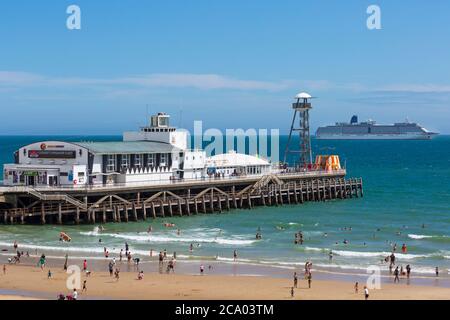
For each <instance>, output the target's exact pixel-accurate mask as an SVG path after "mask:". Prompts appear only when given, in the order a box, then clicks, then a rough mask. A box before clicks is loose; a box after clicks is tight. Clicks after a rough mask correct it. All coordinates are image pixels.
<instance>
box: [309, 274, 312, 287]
mask: <svg viewBox="0 0 450 320" xmlns="http://www.w3.org/2000/svg"><path fill="white" fill-rule="evenodd" d="M311 282H312V273H311V272H310V273H309V274H308V288H309V289H311Z"/></svg>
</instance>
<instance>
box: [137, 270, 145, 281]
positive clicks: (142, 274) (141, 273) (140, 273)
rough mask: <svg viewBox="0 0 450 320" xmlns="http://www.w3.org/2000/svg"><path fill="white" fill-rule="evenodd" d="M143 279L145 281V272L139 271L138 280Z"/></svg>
mask: <svg viewBox="0 0 450 320" xmlns="http://www.w3.org/2000/svg"><path fill="white" fill-rule="evenodd" d="M142 279H144V271H142V270H141V271H139V273H138V280H142Z"/></svg>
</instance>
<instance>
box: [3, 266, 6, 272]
mask: <svg viewBox="0 0 450 320" xmlns="http://www.w3.org/2000/svg"><path fill="white" fill-rule="evenodd" d="M3 274H6V264H4V265H3Z"/></svg>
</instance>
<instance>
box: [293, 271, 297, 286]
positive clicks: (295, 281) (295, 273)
mask: <svg viewBox="0 0 450 320" xmlns="http://www.w3.org/2000/svg"><path fill="white" fill-rule="evenodd" d="M297 283H298V277H297V272H294V288H297Z"/></svg>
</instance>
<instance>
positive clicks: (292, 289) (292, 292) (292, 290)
mask: <svg viewBox="0 0 450 320" xmlns="http://www.w3.org/2000/svg"><path fill="white" fill-rule="evenodd" d="M293 297H294V287H291V298H293Z"/></svg>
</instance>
